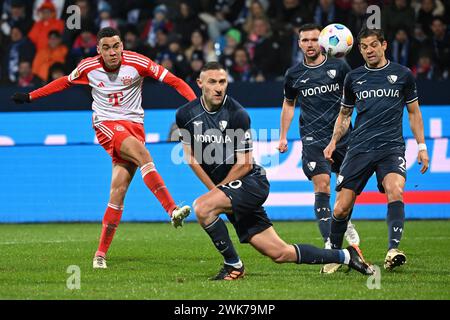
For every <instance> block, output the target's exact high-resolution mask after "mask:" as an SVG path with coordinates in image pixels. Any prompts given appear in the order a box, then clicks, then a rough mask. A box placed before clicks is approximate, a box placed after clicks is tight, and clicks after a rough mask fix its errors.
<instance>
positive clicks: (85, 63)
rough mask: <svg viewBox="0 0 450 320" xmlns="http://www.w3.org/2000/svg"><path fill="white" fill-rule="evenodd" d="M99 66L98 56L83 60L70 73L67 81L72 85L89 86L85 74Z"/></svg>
mask: <svg viewBox="0 0 450 320" xmlns="http://www.w3.org/2000/svg"><path fill="white" fill-rule="evenodd" d="M100 66H101V64H100V56H95V57H92V58H86V59H83V60H81V62H80V63H79V64H78V66H77V67H76V68H75V69H74V70H73V71H72V72H71V73H70V75H69V76H68V80H69V82H70V83H72V84H89V79H88V77H87V74H88V73H89V71H91V70H93V69H96V68H99V67H100Z"/></svg>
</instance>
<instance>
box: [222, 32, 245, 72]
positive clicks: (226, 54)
mask: <svg viewBox="0 0 450 320" xmlns="http://www.w3.org/2000/svg"><path fill="white" fill-rule="evenodd" d="M224 38H225V41H224V42H225V45H224V47H223V49H222V52H221V55H220V59H219V60H220V63H221V64H222V65H223V66H224V67H225V68H226V69H228V68H229V67H231V65H232V64H233V60H234V58H233V55H234V51H235V50H236V48H237V46H238V45H239V44H240V43H241V33H240V32H239V30H237V29H233V28H232V29H230V30H228V31H227V33H226V34H225V37H224Z"/></svg>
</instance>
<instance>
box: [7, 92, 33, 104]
mask: <svg viewBox="0 0 450 320" xmlns="http://www.w3.org/2000/svg"><path fill="white" fill-rule="evenodd" d="M11 99H12V100H14V102H15V103H19V104H22V103H25V102H27V103H30V102H31V99H30V95H29V94H28V93H23V92H16V93H14V95H13V96H12V97H11Z"/></svg>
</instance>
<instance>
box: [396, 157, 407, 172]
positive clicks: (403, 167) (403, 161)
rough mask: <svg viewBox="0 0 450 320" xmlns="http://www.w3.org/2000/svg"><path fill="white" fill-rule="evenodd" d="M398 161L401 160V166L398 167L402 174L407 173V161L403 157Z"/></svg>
mask: <svg viewBox="0 0 450 320" xmlns="http://www.w3.org/2000/svg"><path fill="white" fill-rule="evenodd" d="M398 160H400V164H399V165H398V168H399V169H400V170H401V171H402V172H406V160H405V158H403V157H398Z"/></svg>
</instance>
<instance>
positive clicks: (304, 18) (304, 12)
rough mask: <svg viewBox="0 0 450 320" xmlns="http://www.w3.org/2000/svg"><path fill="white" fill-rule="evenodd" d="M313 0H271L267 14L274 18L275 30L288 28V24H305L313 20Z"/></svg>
mask: <svg viewBox="0 0 450 320" xmlns="http://www.w3.org/2000/svg"><path fill="white" fill-rule="evenodd" d="M314 4H315V1H300V0H282V1H279V0H273V1H271V4H270V7H269V10H268V16H269V18H274V23H273V27H274V29H275V30H282V29H290V24H292V23H296V24H305V23H310V22H313V18H314V15H313V12H314Z"/></svg>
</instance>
